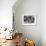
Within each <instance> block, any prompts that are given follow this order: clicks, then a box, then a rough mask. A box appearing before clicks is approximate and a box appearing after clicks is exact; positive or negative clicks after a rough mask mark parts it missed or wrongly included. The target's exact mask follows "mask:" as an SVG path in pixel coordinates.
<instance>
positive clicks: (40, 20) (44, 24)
mask: <svg viewBox="0 0 46 46" xmlns="http://www.w3.org/2000/svg"><path fill="white" fill-rule="evenodd" d="M15 6H16V5H14V7H13V11H14V16H15V18H14V19H15V28H16V29H17V30H18V32H22V33H23V34H24V35H23V36H24V38H26V37H27V38H28V39H32V40H34V41H35V44H36V46H46V44H45V43H46V41H45V40H46V39H45V38H46V36H45V35H46V21H45V20H46V13H45V12H46V10H45V9H46V1H45V0H23V1H22V3H20V5H18V6H17V8H16V7H15ZM25 13H27V14H31V13H33V14H34V13H35V14H36V16H37V23H36V25H33V26H29V25H28V26H24V25H22V15H24V14H25ZM41 44H42V45H41Z"/></svg>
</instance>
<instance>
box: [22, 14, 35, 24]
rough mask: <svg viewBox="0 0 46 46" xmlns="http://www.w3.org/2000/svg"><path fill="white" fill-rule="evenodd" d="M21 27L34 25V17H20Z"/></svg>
mask: <svg viewBox="0 0 46 46" xmlns="http://www.w3.org/2000/svg"><path fill="white" fill-rule="evenodd" d="M22 24H23V25H36V16H35V15H33V14H32V15H23V16H22Z"/></svg>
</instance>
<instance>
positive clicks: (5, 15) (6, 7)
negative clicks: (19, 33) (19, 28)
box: [0, 0, 16, 29]
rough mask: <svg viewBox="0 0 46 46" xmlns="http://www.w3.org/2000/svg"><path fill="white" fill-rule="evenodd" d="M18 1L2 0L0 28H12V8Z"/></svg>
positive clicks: (0, 0) (0, 3)
mask: <svg viewBox="0 0 46 46" xmlns="http://www.w3.org/2000/svg"><path fill="white" fill-rule="evenodd" d="M15 2H16V0H0V27H7V28H9V29H11V28H12V6H13V4H14V3H15Z"/></svg>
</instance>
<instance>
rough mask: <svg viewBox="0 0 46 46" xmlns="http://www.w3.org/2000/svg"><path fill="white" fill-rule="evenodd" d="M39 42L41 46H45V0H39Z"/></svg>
mask: <svg viewBox="0 0 46 46" xmlns="http://www.w3.org/2000/svg"><path fill="white" fill-rule="evenodd" d="M40 23H41V40H42V46H46V0H41V22H40Z"/></svg>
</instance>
